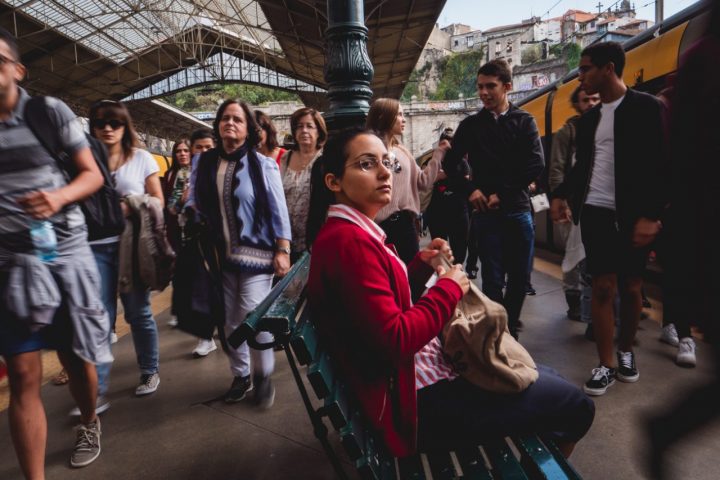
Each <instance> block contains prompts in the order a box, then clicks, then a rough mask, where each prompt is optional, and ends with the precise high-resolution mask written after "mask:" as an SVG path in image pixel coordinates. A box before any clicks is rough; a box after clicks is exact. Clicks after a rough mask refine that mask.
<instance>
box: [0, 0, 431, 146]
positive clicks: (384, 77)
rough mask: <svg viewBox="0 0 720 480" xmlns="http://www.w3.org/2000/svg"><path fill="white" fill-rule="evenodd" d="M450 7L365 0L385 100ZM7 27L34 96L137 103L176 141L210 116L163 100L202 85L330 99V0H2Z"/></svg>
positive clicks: (149, 122) (317, 103) (74, 102)
mask: <svg viewBox="0 0 720 480" xmlns="http://www.w3.org/2000/svg"><path fill="white" fill-rule="evenodd" d="M329 1H333V0H329ZM444 4H445V1H444V0H440V1H437V0H368V1H365V2H364V6H365V16H366V18H365V23H366V26H367V27H368V29H369V39H368V53H369V55H370V59H371V61H372V63H373V66H374V68H375V77H374V80H373V83H372V85H371V87H372V89H373V92H374V94H375V96H378V97H379V96H383V97H394V98H397V97H399V96H400V95H401V93H402V91H403V89H404V87H405V84H406V83H407V81H408V78H409V76H410V73H411V72H412V70H413V68H414V66H415V64H416V62H417V60H418V58H419V56H420V53H421V52H422V49H423V47H424V45H425V43H426V41H427V39H428V37H429V36H430V33H431V32H432V29H433V26H434V25H435V22H436V21H437V19H438V17H439V15H440V12H441V11H442V8H443V6H444ZM0 25H2V26H3V27H4V28H6V29H8V30H10V31H11V32H13V33H14V34H15V35H16V36H17V38H18V43H19V45H20V52H21V56H22V60H23V63H24V64H25V65H26V66H27V68H28V72H29V73H28V77H27V79H26V80H25V82H24V83H23V85H24V86H25V87H26V88H27V89H28V90H29V91H30V92H31V93H33V94H43V95H52V96H56V97H59V98H62V99H63V100H65V101H66V102H67V103H68V104H69V105H70V106H71V107H72V108H73V109H74V110H75V111H76V112H77V113H78V114H85V113H86V111H87V109H88V107H89V106H90V105H91V104H92V103H93V102H95V101H97V100H101V99H108V98H109V99H114V100H125V101H128V102H129V103H128V106H129V107H130V109H131V112H132V113H133V116H134V117H137V122H138V127H139V128H140V129H142V130H143V131H145V132H146V133H150V134H153V135H157V136H161V137H165V138H173V137H175V136H177V135H178V134H179V133H181V132H187V131H190V130H192V129H194V128H197V126H198V125H200V122H199V121H196V120H194V119H193V118H192V117H191V116H189V115H184V114H182V112H179V111H177V110H176V109H170V108H164V105H165V104H164V103H163V102H161V101H157V99H158V98H159V97H162V96H165V95H168V94H171V93H173V92H177V91H181V90H184V89H187V88H191V87H194V86H202V85H210V84H216V83H227V82H243V83H249V84H255V85H263V86H268V87H271V88H278V89H281V90H285V91H290V92H295V93H297V94H298V95H299V96H300V98H301V100H302V101H303V102H304V103H305V104H306V105H309V106H314V107H316V108H319V109H321V110H323V109H324V108H325V107H326V105H327V104H326V95H325V93H326V88H327V85H326V83H325V80H324V78H323V71H324V68H325V40H324V32H325V29H326V28H327V18H326V1H316V0H226V1H221V0H194V1H186V0H144V1H143V0H0Z"/></svg>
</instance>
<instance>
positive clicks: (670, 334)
mask: <svg viewBox="0 0 720 480" xmlns="http://www.w3.org/2000/svg"><path fill="white" fill-rule="evenodd" d="M660 341H661V342H664V343H667V344H668V345H672V346H673V347H677V346H678V344H679V343H680V339H679V338H678V334H677V330H675V325H674V324H672V323H668V324H667V325H665V326H664V327H663V329H662V333H661V334H660Z"/></svg>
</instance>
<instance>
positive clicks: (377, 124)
mask: <svg viewBox="0 0 720 480" xmlns="http://www.w3.org/2000/svg"><path fill="white" fill-rule="evenodd" d="M366 126H367V127H368V128H370V129H372V130H374V131H375V132H377V133H378V135H380V138H382V140H383V143H384V144H385V147H386V148H387V149H388V151H389V152H390V153H391V154H392V155H394V156H395V160H396V162H395V164H394V167H393V195H392V199H391V200H390V203H388V204H387V205H385V206H384V207H383V208H382V209H381V210H380V212H378V215H377V217H376V218H375V221H376V222H378V224H379V225H380V226H381V227H382V229H383V230H384V231H385V233H386V234H387V236H388V242H389V243H392V244H393V245H394V246H395V249H396V250H397V252H398V255H399V256H400V259H401V260H402V261H403V262H405V263H406V264H408V263H410V262H411V261H412V259H413V258H415V254H416V253H417V252H418V250H419V248H420V247H419V244H418V232H417V229H416V227H415V225H416V221H417V218H418V216H419V215H420V193H421V192H426V191H430V190H432V188H433V183H434V182H435V179H436V178H437V175H438V171H439V170H440V164H441V162H442V159H443V158H444V156H445V150H446V149H447V147H449V146H450V144H449V143H448V142H447V140H442V141H441V144H442V148H439V149H436V150H435V153H434V154H433V156H432V159H430V161H429V162H428V163H427V165H426V166H425V168H424V169H422V170H421V169H420V167H419V166H418V164H417V163H416V162H415V160H414V159H413V157H412V154H411V153H410V152H409V151H408V149H407V148H405V147H404V146H403V145H402V144H401V143H400V141H399V140H398V138H397V137H398V136H400V135H402V133H403V131H404V130H405V115H404V114H403V109H402V106H400V102H398V101H397V100H395V99H392V98H378V99H377V100H375V101H374V102H373V104H372V105H371V106H370V111H369V112H368V117H367V124H366Z"/></svg>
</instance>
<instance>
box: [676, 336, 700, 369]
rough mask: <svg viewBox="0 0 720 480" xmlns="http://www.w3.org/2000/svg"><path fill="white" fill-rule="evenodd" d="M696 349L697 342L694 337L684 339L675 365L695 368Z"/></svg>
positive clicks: (679, 346) (680, 344)
mask: <svg viewBox="0 0 720 480" xmlns="http://www.w3.org/2000/svg"><path fill="white" fill-rule="evenodd" d="M695 348H696V347H695V340H693V339H692V337H684V338H683V339H682V340H680V343H679V345H678V354H677V358H676V359H675V363H677V364H678V365H681V366H683V367H694V366H695V364H696V363H697V360H696V358H695Z"/></svg>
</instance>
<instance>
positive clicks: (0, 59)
mask: <svg viewBox="0 0 720 480" xmlns="http://www.w3.org/2000/svg"><path fill="white" fill-rule="evenodd" d="M15 63H18V61H17V60H13V59H12V58H8V57H6V56H5V55H0V67H4V66H5V65H7V64H15Z"/></svg>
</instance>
